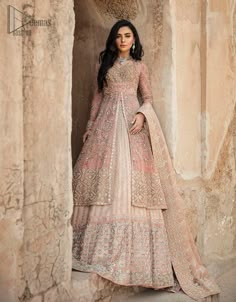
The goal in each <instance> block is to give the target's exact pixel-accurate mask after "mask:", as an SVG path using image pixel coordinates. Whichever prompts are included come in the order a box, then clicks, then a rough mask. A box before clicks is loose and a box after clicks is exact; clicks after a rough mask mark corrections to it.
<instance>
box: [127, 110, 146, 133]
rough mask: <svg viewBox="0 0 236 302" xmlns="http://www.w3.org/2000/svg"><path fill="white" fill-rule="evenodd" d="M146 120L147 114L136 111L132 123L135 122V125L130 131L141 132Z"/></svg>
mask: <svg viewBox="0 0 236 302" xmlns="http://www.w3.org/2000/svg"><path fill="white" fill-rule="evenodd" d="M144 120H145V116H144V115H143V114H142V113H141V112H138V113H136V114H135V117H134V119H133V120H132V124H133V123H134V125H133V126H132V127H131V128H130V131H129V132H130V133H131V134H136V133H139V132H140V131H141V130H142V128H143V124H144Z"/></svg>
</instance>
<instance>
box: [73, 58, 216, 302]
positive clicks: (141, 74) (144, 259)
mask: <svg viewBox="0 0 236 302" xmlns="http://www.w3.org/2000/svg"><path fill="white" fill-rule="evenodd" d="M97 71H98V65H97V68H96V73H95V81H94V82H95V92H94V96H93V100H92V107H91V112H90V118H89V121H90V122H91V121H92V122H93V126H92V130H91V134H90V136H89V137H88V138H87V140H86V141H85V143H84V145H83V148H82V151H81V153H80V154H79V157H78V159H77V161H76V164H75V166H74V169H73V196H74V211H73V217H72V226H73V268H74V269H76V270H80V271H85V272H95V273H97V274H99V275H100V276H102V277H104V278H106V279H109V280H111V281H113V282H114V283H117V284H121V285H140V286H143V287H152V288H155V289H160V288H164V287H170V286H173V285H174V278H173V271H172V264H173V262H174V261H175V260H174V259H172V258H174V256H173V257H172V254H173V249H172V248H171V246H170V244H169V243H170V240H171V232H170V236H169V238H168V232H167V229H166V224H167V225H168V223H169V222H168V219H167V220H166V222H165V219H164V217H163V213H164V212H166V211H168V206H167V202H166V199H167V198H168V196H167V195H166V193H165V188H164V186H163V181H162V178H164V177H162V176H161V174H160V173H158V169H157V166H156V165H155V160H154V149H153V148H154V147H155V145H154V144H153V146H152V143H151V139H150V132H149V130H150V126H152V118H150V117H149V116H148V114H147V115H146V120H145V122H144V127H143V129H142V130H141V132H139V133H137V134H133V135H132V134H130V133H129V129H130V128H131V127H132V123H131V122H132V120H133V118H134V116H135V114H136V113H137V112H143V113H144V114H145V110H146V111H147V113H148V112H150V110H152V111H153V109H152V102H153V98H152V92H151V82H150V78H149V72H148V68H147V65H146V64H145V63H144V62H143V61H136V60H134V59H131V60H128V61H126V62H125V63H124V64H120V63H119V62H118V61H116V62H115V63H114V65H113V66H112V67H111V68H110V69H109V70H108V73H107V77H106V79H107V84H108V85H107V86H106V85H105V86H104V89H103V91H102V92H98V88H97V85H96V77H97ZM138 90H139V91H140V93H141V96H142V100H143V104H142V105H140V104H139V101H138V97H137V91H138ZM150 107H151V109H150ZM146 108H149V109H146ZM157 131H159V130H157ZM160 131H161V130H160ZM154 132H155V131H154ZM153 141H154V140H153ZM159 158H160V156H159ZM163 162H164V161H163ZM166 173H167V172H166ZM170 185H171V184H170ZM170 213H171V211H170ZM180 215H181V214H180ZM182 215H184V214H183V213H182ZM173 223H174V221H173ZM187 236H188V235H186V238H187ZM188 240H189V239H188V238H187V239H186V241H188ZM190 241H191V240H190ZM179 243H180V244H181V242H179ZM186 250H188V247H186ZM191 252H192V251H191ZM191 252H190V251H189V253H191ZM176 253H177V254H178V251H176ZM179 256H180V253H179ZM179 256H178V257H179ZM180 257H181V256H180ZM183 257H184V253H183ZM186 258H188V255H187V252H186ZM190 258H191V257H190ZM194 259H195V258H194ZM184 261H185V260H184ZM185 262H186V261H185ZM186 263H187V262H186ZM184 265H185V263H184V264H183V265H182V264H181V265H179V266H178V264H177V265H176V269H177V277H179V279H180V284H181V282H182V280H185V281H186V280H187V278H189V277H188V275H187V274H186V275H184V274H185V272H184V270H183V269H182V268H181V267H182V266H184ZM186 265H187V266H189V267H190V265H188V263H187V264H186ZM173 266H174V268H175V265H173ZM178 268H179V269H178ZM181 270H182V271H183V272H182V271H181ZM187 270H188V271H189V272H190V271H191V272H190V273H191V274H192V270H191V269H190V268H187ZM189 272H188V273H189ZM190 273H189V275H190ZM181 276H182V277H181ZM191 277H192V275H191ZM181 278H182V279H181ZM192 279H193V278H192ZM185 281H183V282H182V285H183V288H184V290H185V292H187V293H188V294H189V295H191V296H192V297H194V298H198V292H199V293H200V294H199V297H205V296H207V295H211V294H215V293H217V292H218V288H217V286H216V285H215V284H214V282H212V283H211V282H209V280H207V281H208V285H207V286H205V285H204V286H203V287H204V290H205V288H207V290H206V292H207V293H206V292H204V290H203V291H202V292H201V282H202V283H204V282H203V281H199V282H198V283H197V282H196V286H195V285H194V286H192V284H191V286H192V288H190V287H191V286H190V285H189V286H188V285H186V286H185V284H184V283H186V284H188V280H187V281H186V282H185ZM191 282H192V283H193V282H194V281H193V280H191ZM188 287H189V292H188Z"/></svg>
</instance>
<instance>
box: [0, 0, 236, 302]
mask: <svg viewBox="0 0 236 302" xmlns="http://www.w3.org/2000/svg"><path fill="white" fill-rule="evenodd" d="M108 2H109V3H108ZM8 4H9V3H8V2H6V1H5V0H3V1H1V4H0V7H1V12H2V13H1V18H0V25H1V26H0V38H1V42H2V43H1V48H0V62H1V71H2V75H1V81H0V131H1V136H0V137H1V143H0V152H1V157H0V171H1V177H0V241H1V244H0V257H1V259H4V261H1V263H0V296H1V300H3V302H16V301H21V302H25V301H30V302H41V301H44V302H45V301H48V302H52V301H56V302H67V301H71V300H73V297H72V296H73V295H74V293H76V297H75V298H76V299H77V300H78V299H79V298H78V297H82V299H85V300H84V301H86V299H87V300H88V299H94V298H95V299H97V301H99V300H100V301H106V299H107V301H109V300H110V299H111V297H113V295H115V294H116V293H118V292H119V291H120V292H122V291H123V290H124V291H126V290H127V292H125V294H126V295H128V294H130V293H132V292H134V291H135V290H137V289H135V288H132V289H131V288H124V287H120V286H114V285H113V284H112V283H110V282H108V281H104V280H102V279H100V278H99V277H98V276H96V275H92V276H89V278H88V277H87V279H86V280H82V281H81V280H80V281H78V280H76V278H73V281H72V284H73V291H72V290H71V288H70V286H71V283H70V281H71V242H72V230H71V226H70V217H71V213H72V192H71V176H72V164H73V163H74V162H75V160H76V158H77V156H78V153H79V151H80V150H81V147H82V139H81V138H82V134H83V132H84V129H85V124H86V121H87V118H88V113H89V108H90V101H91V97H92V93H93V91H91V84H92V83H91V81H92V76H93V71H94V64H95V61H96V60H97V59H98V57H97V56H98V54H99V52H100V51H101V50H103V48H104V44H105V40H106V38H107V34H108V32H109V30H110V28H111V26H112V25H113V24H114V22H115V21H116V18H120V17H124V18H130V19H131V21H132V22H133V23H134V25H135V26H136V27H137V29H138V32H139V35H140V38H141V41H142V44H143V46H144V51H145V56H144V60H145V62H146V63H147V65H148V67H149V68H150V74H151V81H152V88H153V96H154V107H155V110H156V113H157V115H158V118H159V120H160V123H161V125H162V128H163V132H164V134H165V137H166V141H167V144H168V147H169V151H170V155H171V157H172V159H173V163H174V167H175V169H176V172H177V178H178V184H179V191H180V193H181V195H182V196H183V198H184V200H185V203H186V216H187V219H188V221H189V223H190V225H191V229H192V232H193V235H194V238H195V240H196V243H197V245H198V247H199V251H200V253H201V255H202V257H203V260H204V262H205V263H206V264H207V265H208V267H209V269H210V271H211V272H212V273H213V274H214V275H216V276H217V275H220V274H222V273H223V272H226V271H227V270H228V269H229V268H230V267H231V266H232V265H233V264H236V244H235V242H236V241H235V229H236V210H235V209H236V207H235V202H236V187H235V184H236V134H235V133H236V131H235V129H236V118H235V109H234V108H235V103H236V99H235V87H236V85H235V84H236V83H235V70H236V69H235V67H236V64H235V63H236V1H235V0H232V1H219V0H209V1H197V0H191V1H187V0H176V1H168V0H166V1H164V0H158V1H151V0H150V1H144V0H141V1H132V0H130V1H113V5H111V1H106V0H101V1H100V0H88V1H75V5H74V11H73V3H72V2H68V1H59V0H54V1H49V2H45V3H44V5H42V2H40V1H37V0H36V1H28V2H27V4H26V3H23V2H22V1H13V2H12V3H11V5H12V6H15V7H16V9H18V10H19V11H22V12H24V13H26V14H29V15H31V16H32V15H33V14H34V17H35V19H50V20H51V23H50V24H49V25H48V26H31V25H27V26H25V29H26V30H27V29H30V30H31V34H30V35H18V36H17V35H16V36H14V35H13V34H8V33H6V25H7V13H6V9H7V5H8ZM124 5H125V10H123V8H124ZM19 14H20V16H21V13H19ZM74 27H75V28H74ZM74 29H75V30H74ZM73 33H74V37H73ZM73 43H74V46H73ZM72 46H73V49H72ZM72 57H73V61H72ZM72 65H73V72H72ZM72 76H73V77H72ZM72 87H73V89H72V99H73V103H72V108H71V88H72ZM233 113H234V114H233ZM71 126H72V129H73V132H72V136H71ZM71 139H72V140H71ZM71 143H72V147H73V153H72V154H71ZM71 155H72V158H71ZM73 276H74V275H73ZM77 300H75V301H77ZM91 301H92V300H91Z"/></svg>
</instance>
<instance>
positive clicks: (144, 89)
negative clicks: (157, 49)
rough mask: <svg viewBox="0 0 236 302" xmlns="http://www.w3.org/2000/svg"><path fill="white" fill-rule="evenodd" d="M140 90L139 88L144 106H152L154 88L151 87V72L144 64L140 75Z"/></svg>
mask: <svg viewBox="0 0 236 302" xmlns="http://www.w3.org/2000/svg"><path fill="white" fill-rule="evenodd" d="M138 88H139V90H140V93H141V96H142V100H143V104H145V103H151V104H152V103H153V96H152V87H151V80H150V75H149V70H148V67H147V65H146V64H145V63H143V62H142V66H141V71H140V75H139V84H138ZM142 106H143V105H142Z"/></svg>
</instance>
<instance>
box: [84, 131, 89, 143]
mask: <svg viewBox="0 0 236 302" xmlns="http://www.w3.org/2000/svg"><path fill="white" fill-rule="evenodd" d="M90 134H91V130H87V131H86V132H85V133H84V135H83V143H84V142H85V141H86V139H87V138H88V136H89V135H90Z"/></svg>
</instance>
